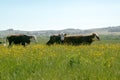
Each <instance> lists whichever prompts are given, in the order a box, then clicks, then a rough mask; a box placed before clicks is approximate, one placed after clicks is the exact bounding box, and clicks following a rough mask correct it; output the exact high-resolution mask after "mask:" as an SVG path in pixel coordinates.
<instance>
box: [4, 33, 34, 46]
mask: <svg viewBox="0 0 120 80" xmlns="http://www.w3.org/2000/svg"><path fill="white" fill-rule="evenodd" d="M31 39H34V40H35V41H36V37H35V36H27V35H24V34H18V35H9V36H7V38H6V42H7V41H8V42H9V46H11V45H12V44H21V45H23V46H25V44H26V43H27V44H30V42H31Z"/></svg>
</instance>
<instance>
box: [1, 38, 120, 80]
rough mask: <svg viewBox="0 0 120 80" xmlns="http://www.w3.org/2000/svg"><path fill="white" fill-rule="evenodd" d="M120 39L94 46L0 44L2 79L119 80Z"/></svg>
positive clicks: (97, 43) (105, 41) (101, 42)
mask: <svg viewBox="0 0 120 80" xmlns="http://www.w3.org/2000/svg"><path fill="white" fill-rule="evenodd" d="M119 79H120V40H109V41H107V40H104V41H99V42H98V41H96V42H94V43H93V44H92V45H90V46H89V45H80V46H72V45H57V44H54V45H52V46H47V45H45V44H31V45H28V46H27V47H23V46H17V45H14V46H12V47H11V48H8V47H6V46H2V45H0V80H119Z"/></svg>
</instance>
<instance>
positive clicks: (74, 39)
mask: <svg viewBox="0 0 120 80" xmlns="http://www.w3.org/2000/svg"><path fill="white" fill-rule="evenodd" d="M95 39H97V40H100V38H99V37H98V35H97V34H95V33H93V34H92V35H78V36H65V38H64V43H65V44H72V45H81V44H87V45H90V44H91V43H92V42H93V41H95Z"/></svg>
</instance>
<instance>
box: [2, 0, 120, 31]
mask: <svg viewBox="0 0 120 80" xmlns="http://www.w3.org/2000/svg"><path fill="white" fill-rule="evenodd" d="M109 26H120V0H0V30H6V29H9V28H13V29H15V30H27V31H34V30H61V29H67V28H74V29H91V28H101V27H109Z"/></svg>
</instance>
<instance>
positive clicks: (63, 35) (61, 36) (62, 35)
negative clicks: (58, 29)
mask: <svg viewBox="0 0 120 80" xmlns="http://www.w3.org/2000/svg"><path fill="white" fill-rule="evenodd" d="M66 35H67V34H65V33H60V34H59V36H60V39H61V41H63V40H64V38H65V36H66Z"/></svg>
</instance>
